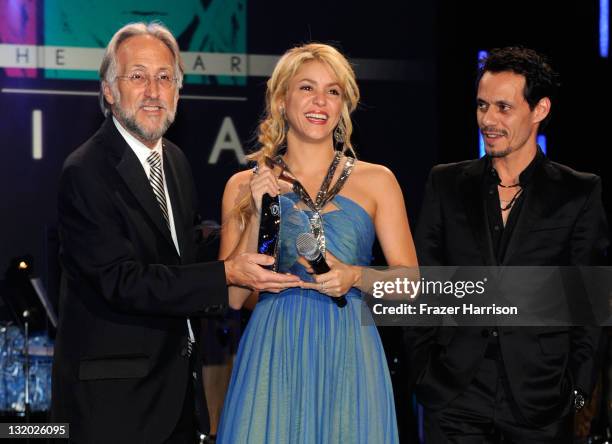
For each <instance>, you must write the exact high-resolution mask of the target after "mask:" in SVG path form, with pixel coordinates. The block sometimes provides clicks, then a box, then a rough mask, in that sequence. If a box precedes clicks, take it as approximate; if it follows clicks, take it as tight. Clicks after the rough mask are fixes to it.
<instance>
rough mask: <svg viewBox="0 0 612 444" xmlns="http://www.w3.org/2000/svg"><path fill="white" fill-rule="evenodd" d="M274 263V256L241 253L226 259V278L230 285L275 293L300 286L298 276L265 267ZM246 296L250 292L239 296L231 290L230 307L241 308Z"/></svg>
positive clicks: (300, 282)
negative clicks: (276, 271)
mask: <svg viewBox="0 0 612 444" xmlns="http://www.w3.org/2000/svg"><path fill="white" fill-rule="evenodd" d="M273 263H274V258H273V257H271V256H268V255H265V254H255V253H241V254H239V255H236V256H234V257H231V258H229V259H227V260H226V261H225V263H224V264H225V279H226V281H227V284H228V285H236V286H239V287H248V288H251V289H253V290H258V291H269V292H273V293H278V292H279V291H281V290H284V289H285V288H289V287H298V286H300V285H301V284H302V281H301V280H300V278H299V277H297V276H294V275H292V274H282V273H275V272H274V271H270V270H267V269H265V268H263V266H264V265H272V264H273ZM246 297H248V293H244V295H242V294H241V295H240V296H238V295H236V294H233V293H232V292H230V301H229V305H230V307H232V308H233V309H239V308H240V307H242V304H243V303H244V300H245V299H246Z"/></svg>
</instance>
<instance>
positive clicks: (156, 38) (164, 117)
mask: <svg viewBox="0 0 612 444" xmlns="http://www.w3.org/2000/svg"><path fill="white" fill-rule="evenodd" d="M100 77H101V80H102V91H101V94H102V95H101V103H102V106H103V109H104V111H105V114H106V116H107V118H106V120H105V122H104V123H103V124H102V127H101V128H100V129H99V131H98V132H97V133H96V134H95V135H94V136H93V137H92V138H91V139H89V140H88V141H87V142H85V143H84V144H83V145H82V146H81V147H79V148H78V149H77V150H76V151H74V152H73V153H72V154H71V155H70V156H69V157H68V159H67V160H66V162H65V164H64V168H63V171H62V176H61V181H60V192H59V232H60V238H61V263H62V267H63V272H64V275H63V287H62V292H61V297H60V317H59V327H58V334H57V341H56V350H55V360H54V364H53V394H52V419H53V421H57V422H69V423H70V437H71V439H72V441H74V442H82V443H109V442H113V443H122V442H125V443H130V444H133V443H156V442H160V443H161V442H177V443H187V442H194V440H195V438H196V428H198V427H197V426H196V422H197V420H196V418H195V414H194V413H195V411H196V410H197V407H198V406H199V408H200V409H202V410H201V413H202V412H204V409H205V408H206V407H205V403H204V402H203V399H202V393H201V392H202V384H201V381H200V380H195V379H194V378H196V377H197V378H199V376H200V370H199V369H200V368H201V367H200V366H199V365H197V362H196V361H197V360H196V355H197V353H196V350H197V347H195V346H194V338H195V336H194V333H193V330H192V326H195V323H191V322H190V321H189V316H192V315H202V314H206V313H215V312H219V311H220V310H223V309H224V307H226V306H227V305H228V304H229V305H230V306H232V307H233V308H239V307H240V306H241V305H242V303H243V302H244V301H243V300H241V299H239V298H237V297H236V296H235V295H233V294H232V293H230V296H228V290H227V285H239V286H248V287H251V288H255V289H265V288H268V289H272V290H279V289H282V288H286V287H288V286H295V285H298V284H299V279H298V278H296V277H294V276H288V275H280V274H276V273H273V272H271V271H268V270H266V269H264V268H263V267H261V266H260V265H269V263H270V262H271V261H272V259H271V258H269V257H267V256H262V255H257V254H246V255H239V256H236V257H233V258H230V259H229V260H226V261H225V262H223V261H217V262H208V263H202V262H198V260H199V255H198V251H197V250H198V248H197V247H198V246H197V244H196V233H195V230H194V223H195V222H196V221H197V214H196V208H197V203H196V195H195V194H196V193H195V187H194V184H193V178H192V173H191V169H190V167H189V164H188V162H187V159H186V158H185V156H184V155H183V153H182V152H181V151H180V150H179V149H178V147H176V146H175V145H174V144H172V143H171V142H169V141H167V140H165V139H163V138H162V136H163V134H164V133H165V132H166V130H167V128H168V126H169V125H170V124H171V123H172V121H173V119H174V115H175V111H176V104H177V101H178V90H179V89H180V87H181V84H182V79H183V65H182V61H181V58H180V53H179V49H178V45H177V43H176V40H175V39H174V37H173V36H172V34H171V33H170V32H169V31H168V30H167V29H166V28H164V27H163V26H161V25H158V24H149V25H147V24H144V23H135V24H130V25H126V26H125V27H123V28H122V29H120V30H119V31H118V32H117V33H116V34H115V35H114V37H113V38H112V40H111V41H110V43H109V45H108V47H107V49H106V53H105V56H104V59H103V61H102V65H101V68H100ZM197 416H198V417H199V418H204V420H206V419H207V415H206V414H205V413H202V414H199V415H197ZM199 428H200V430H202V429H203V428H204V429H205V428H206V424H204V425H200V427H199ZM203 431H204V430H203Z"/></svg>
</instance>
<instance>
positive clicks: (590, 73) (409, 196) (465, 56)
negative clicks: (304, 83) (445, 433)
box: [0, 0, 612, 437]
mask: <svg viewBox="0 0 612 444" xmlns="http://www.w3.org/2000/svg"><path fill="white" fill-rule="evenodd" d="M598 6H599V2H598V1H580V2H567V4H565V2H559V1H531V2H526V1H512V2H491V1H488V2H484V1H461V2H459V1H456V2H451V1H448V2H447V1H442V0H438V1H421V2H414V1H397V2H395V1H375V2H370V3H368V4H366V3H359V2H354V1H310V2H291V1H277V0H274V1H256V0H250V1H248V3H247V11H248V18H247V29H248V31H247V36H248V38H247V52H248V53H250V54H271V55H280V54H282V53H283V52H284V51H285V50H286V49H287V48H289V47H290V46H292V45H294V44H298V43H302V42H307V41H321V42H331V43H335V44H336V45H337V46H338V47H339V48H341V49H342V50H343V51H344V53H345V54H346V55H347V56H348V57H349V58H356V59H364V58H365V59H401V60H408V61H411V62H413V66H414V67H415V70H414V72H412V74H411V75H410V76H408V77H407V78H406V79H404V80H402V81H376V80H370V81H360V88H361V92H362V97H363V99H362V103H361V105H360V107H359V109H358V110H357V111H356V112H355V114H354V122H355V133H354V142H355V145H356V149H357V153H358V156H359V157H360V158H362V159H363V160H367V161H372V162H377V163H383V164H385V165H387V166H388V167H390V168H391V169H392V170H393V171H394V172H395V174H396V176H397V177H398V180H399V181H400V183H401V185H402V187H403V190H404V194H405V198H406V204H407V208H408V211H409V215H410V218H411V224H412V226H413V227H414V225H415V223H416V221H417V218H418V210H419V207H420V204H421V198H422V192H423V186H424V181H425V179H426V176H427V173H428V172H429V169H430V168H431V166H433V165H434V164H436V163H443V162H452V161H458V160H464V159H472V158H475V157H477V156H478V140H477V126H476V119H475V99H474V97H475V74H476V67H477V54H478V51H479V50H488V49H491V48H494V47H499V46H506V45H522V46H527V47H531V48H534V49H536V50H539V51H541V52H544V53H545V54H547V55H549V56H550V57H551V59H552V62H553V66H554V67H555V68H556V69H557V70H558V71H559V72H560V73H561V79H562V89H561V95H560V97H559V99H558V100H557V102H555V103H553V118H552V121H551V123H550V125H549V126H548V127H547V129H546V133H545V134H546V136H547V139H548V156H549V157H550V158H551V159H553V160H555V161H558V162H561V163H564V164H567V165H569V166H571V167H573V168H575V169H577V170H582V171H589V172H593V173H596V174H599V175H600V176H602V177H603V183H604V202H605V205H606V206H607V211H608V214H610V211H611V210H612V205H611V204H610V196H611V193H612V189H611V183H612V168H611V167H610V162H609V161H608V160H607V159H608V158H609V156H608V151H609V150H610V149H611V148H612V144H611V143H610V140H609V135H608V133H607V130H608V129H609V128H610V111H609V99H610V79H611V78H612V77H611V76H610V62H609V59H602V58H600V57H599V49H598V48H599V46H598V45H599V34H598V20H599V19H598ZM0 72H1V70H0ZM37 82H38V83H40V82H42V83H43V84H44V85H43V86H44V87H47V88H54V87H60V86H61V87H62V88H65V87H66V86H65V85H66V82H67V81H58V80H56V81H33V80H15V79H7V78H5V77H4V76H3V74H0V83H1V84H2V86H19V87H27V86H32V87H33V85H38V83H37ZM69 83H71V85H72V86H73V87H74V88H76V89H87V90H96V89H97V84H96V82H89V81H81V82H74V81H73V82H69ZM264 84H265V79H264V78H256V77H249V78H248V79H247V85H246V86H245V87H222V86H206V85H187V86H186V87H185V89H184V91H183V92H184V93H188V94H219V95H232V94H236V95H241V96H246V97H247V98H248V100H247V101H246V102H212V101H208V102H204V101H197V102H196V101H182V102H179V109H178V117H177V121H176V123H175V125H174V126H173V127H172V128H171V129H170V130H169V132H168V134H167V137H168V138H169V139H171V140H173V141H174V142H176V143H177V144H178V145H179V146H181V147H182V148H183V150H184V151H185V152H186V154H187V156H188V157H189V159H190V161H191V164H192V167H193V170H194V174H195V176H196V182H197V186H198V190H199V192H200V198H201V212H202V214H203V216H204V218H206V219H216V220H218V218H219V210H220V198H221V194H222V191H223V187H224V184H225V181H226V180H227V179H228V178H229V176H230V175H231V174H233V173H234V172H236V171H238V170H239V169H241V168H243V166H240V165H239V164H238V163H237V162H236V161H235V158H234V157H233V156H232V155H230V154H224V155H222V156H221V158H220V160H219V162H218V164H217V165H214V166H211V165H208V164H207V158H208V156H209V154H210V150H211V149H212V145H213V141H214V140H215V137H216V135H217V132H218V129H219V127H220V125H221V122H222V120H223V118H224V117H225V116H230V117H231V118H232V120H233V122H234V124H235V126H236V129H237V131H238V134H239V136H240V138H241V140H242V143H243V146H244V148H245V150H247V149H248V148H249V147H251V148H252V147H254V143H253V132H254V130H255V128H256V125H257V121H258V118H259V116H260V115H261V111H262V109H263V93H264ZM33 108H38V109H43V110H45V121H44V141H45V158H44V159H43V160H42V161H33V160H32V159H31V154H30V131H31V130H30V112H31V109H33ZM101 121H102V115H101V113H100V112H99V109H98V106H97V99H95V98H93V97H65V96H61V97H60V96H24V95H8V94H0V152H1V154H2V156H1V160H0V202H2V203H1V204H0V205H1V208H2V212H1V216H2V217H0V272H1V271H2V270H4V269H6V267H7V266H8V263H9V261H10V259H11V258H13V257H15V256H18V255H24V254H31V255H33V257H34V260H35V267H36V271H37V272H38V273H39V274H41V275H42V276H43V277H44V278H45V280H46V282H47V283H48V285H49V290H50V292H51V293H52V294H53V293H54V291H55V288H54V286H55V282H56V279H55V277H56V272H57V263H56V249H57V241H56V237H55V236H54V235H53V233H54V229H55V226H56V217H57V213H56V209H55V206H56V193H57V179H58V177H59V173H60V169H61V164H62V162H63V159H64V158H65V157H66V156H67V155H68V154H69V153H70V152H71V151H72V150H73V149H74V148H76V147H77V146H78V145H79V144H80V143H82V142H83V141H84V140H85V139H86V138H87V137H89V136H90V135H91V134H93V132H94V131H95V130H96V129H97V127H98V126H99V124H100V123H101ZM375 257H376V259H377V260H380V259H381V256H380V253H379V252H376V253H375ZM382 335H383V339H384V342H385V346H386V350H387V352H388V356H389V360H390V367H391V371H392V375H393V379H394V387H395V389H396V395H397V401H398V415H399V421H398V422H399V424H400V427H404V426H405V425H406V424H407V423H408V422H407V421H403V420H402V416H403V415H405V414H407V413H406V411H407V410H408V409H409V398H408V396H407V392H406V389H405V387H404V386H403V384H402V383H403V375H402V365H409V363H407V362H406V361H405V360H403V357H402V353H401V345H400V343H399V340H398V332H397V331H396V330H394V329H382ZM403 433H405V434H404V437H406V436H408V433H410V431H409V430H408V429H405V430H403Z"/></svg>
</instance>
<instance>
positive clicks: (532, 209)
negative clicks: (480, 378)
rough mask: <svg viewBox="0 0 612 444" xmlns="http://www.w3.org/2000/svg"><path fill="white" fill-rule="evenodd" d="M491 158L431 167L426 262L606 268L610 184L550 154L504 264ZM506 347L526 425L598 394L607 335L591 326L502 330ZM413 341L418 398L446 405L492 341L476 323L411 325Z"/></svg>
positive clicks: (420, 247) (421, 231)
mask: <svg viewBox="0 0 612 444" xmlns="http://www.w3.org/2000/svg"><path fill="white" fill-rule="evenodd" d="M485 165H486V160H485V159H484V158H483V159H480V160H474V161H466V162H460V163H455V164H448V165H439V166H436V167H434V168H433V169H432V171H431V173H430V177H429V180H428V184H427V189H426V194H425V198H424V204H423V208H422V211H421V216H420V219H419V223H418V228H417V231H416V236H415V243H416V247H417V254H418V258H419V264H420V265H423V266H427V265H430V266H445V265H469V266H480V265H483V266H489V265H491V266H493V265H503V266H519V265H520V266H553V265H554V266H561V265H567V266H571V265H591V264H598V263H601V262H602V260H603V255H604V254H605V250H606V248H607V246H608V241H607V236H608V231H607V225H606V220H605V213H604V209H603V206H602V202H601V182H600V179H599V177H597V176H595V175H592V174H584V173H578V172H576V171H573V170H571V169H570V168H568V167H565V166H563V165H560V164H557V163H555V162H552V161H549V160H548V159H546V158H544V159H543V160H542V162H541V163H540V164H539V165H538V166H537V167H536V168H537V169H536V170H535V171H534V175H533V177H532V181H531V183H530V184H529V187H528V188H527V189H526V190H525V200H524V202H523V206H522V209H521V212H520V214H519V219H518V220H517V223H516V225H515V227H514V231H513V234H512V237H511V240H510V243H509V245H508V248H507V251H506V255H505V257H504V261H503V263H502V264H497V263H496V258H495V255H494V252H493V248H492V243H491V236H490V229H489V225H488V220H487V216H486V212H485V202H484V198H483V192H482V177H483V169H484V168H485ZM498 330H499V345H500V348H501V352H502V356H503V363H504V366H505V370H506V373H507V375H508V378H509V381H510V384H509V385H510V387H511V390H512V395H513V397H514V399H515V400H516V402H517V404H518V406H519V408H520V411H521V412H522V415H523V417H524V419H525V421H526V422H529V423H532V424H546V423H550V422H552V421H554V420H558V419H559V418H560V417H561V416H562V415H563V414H564V413H566V412H567V411H568V408H569V399H570V398H569V397H570V393H571V390H572V388H573V387H577V388H580V389H582V390H583V391H584V392H585V393H587V394H590V393H591V390H592V389H593V385H594V383H595V373H596V371H597V366H596V360H597V359H596V355H597V350H598V347H599V342H600V337H601V331H600V329H599V328H592V327H573V328H568V327H560V328H553V327H539V328H538V327H523V328H521V327H508V326H506V327H502V326H500V327H499V328H498ZM405 336H406V340H407V345H408V347H409V353H411V356H412V360H413V365H414V367H415V371H416V375H415V379H417V388H416V392H417V398H418V399H419V401H420V402H421V403H422V404H424V405H425V406H426V407H428V408H430V409H433V410H435V409H440V408H443V407H444V406H445V405H446V404H447V403H448V402H450V401H451V400H452V399H453V398H454V397H455V396H456V395H458V394H459V393H461V392H462V391H463V390H464V389H465V388H466V387H467V385H468V384H469V383H470V381H471V380H472V378H473V376H474V374H475V372H476V371H477V369H478V367H479V365H480V362H481V360H482V359H483V356H484V353H485V349H486V347H487V343H488V341H489V338H488V337H487V336H488V330H486V329H485V330H483V329H482V328H477V327H438V328H422V327H421V328H412V329H407V331H406V335H405Z"/></svg>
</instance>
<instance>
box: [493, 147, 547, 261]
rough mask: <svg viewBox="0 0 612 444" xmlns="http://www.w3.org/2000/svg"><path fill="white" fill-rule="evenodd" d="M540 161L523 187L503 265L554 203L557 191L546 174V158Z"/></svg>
mask: <svg viewBox="0 0 612 444" xmlns="http://www.w3.org/2000/svg"><path fill="white" fill-rule="evenodd" d="M541 162H542V163H541V165H538V166H537V169H536V170H535V171H534V172H533V177H532V179H531V183H530V184H529V185H528V187H527V188H526V189H525V201H524V202H523V205H522V207H521V212H520V213H519V216H518V219H517V221H516V225H515V226H514V231H513V233H512V236H511V237H510V241H509V242H508V247H507V248H506V254H505V256H504V258H503V261H502V263H503V265H506V264H507V263H508V261H509V260H510V259H511V258H512V255H513V254H514V252H515V251H516V248H517V246H519V245H522V244H523V243H524V242H525V240H524V239H525V237H526V236H528V234H529V230H530V229H531V228H532V227H533V225H534V224H535V223H536V222H537V220H538V219H539V218H541V217H544V216H543V215H544V214H546V208H549V207H550V206H551V205H555V204H556V203H555V201H556V200H557V199H556V196H557V195H558V193H555V190H554V184H553V183H552V182H551V180H550V179H551V178H550V177H549V176H548V167H549V163H548V159H546V158H544V159H542V161H541Z"/></svg>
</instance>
